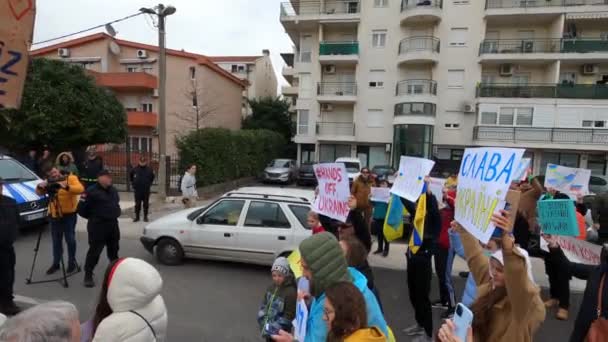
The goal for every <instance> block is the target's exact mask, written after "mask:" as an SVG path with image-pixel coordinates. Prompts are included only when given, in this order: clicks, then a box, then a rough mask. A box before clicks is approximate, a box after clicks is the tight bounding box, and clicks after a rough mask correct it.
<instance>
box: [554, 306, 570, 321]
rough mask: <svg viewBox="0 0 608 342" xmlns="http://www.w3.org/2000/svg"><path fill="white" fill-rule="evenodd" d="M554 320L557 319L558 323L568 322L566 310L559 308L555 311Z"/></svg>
mask: <svg viewBox="0 0 608 342" xmlns="http://www.w3.org/2000/svg"><path fill="white" fill-rule="evenodd" d="M555 318H557V319H559V320H560V321H567V320H568V310H566V309H563V308H559V310H557V313H556V314H555Z"/></svg>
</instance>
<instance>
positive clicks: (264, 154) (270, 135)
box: [176, 128, 286, 186]
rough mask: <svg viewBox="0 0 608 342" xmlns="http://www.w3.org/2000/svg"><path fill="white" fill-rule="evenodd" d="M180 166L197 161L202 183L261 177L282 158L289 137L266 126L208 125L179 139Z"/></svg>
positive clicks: (183, 167)
mask: <svg viewBox="0 0 608 342" xmlns="http://www.w3.org/2000/svg"><path fill="white" fill-rule="evenodd" d="M176 143H177V149H178V151H179V156H180V163H179V164H180V169H181V170H184V169H185V168H186V166H187V165H190V164H196V165H197V167H198V171H197V175H196V179H197V181H198V185H199V186H205V185H211V184H218V183H222V182H226V181H230V180H234V179H238V178H243V177H251V176H257V175H258V174H259V173H260V172H261V171H262V170H264V168H265V167H266V165H268V163H269V162H270V161H271V160H272V159H275V158H280V157H282V156H281V154H282V153H283V151H284V147H285V144H286V141H285V138H283V136H281V135H280V134H278V133H275V132H273V131H269V130H265V129H256V130H240V131H230V130H227V129H223V128H204V129H201V130H199V131H195V132H192V133H190V134H188V135H186V136H184V137H181V138H178V139H177V141H176Z"/></svg>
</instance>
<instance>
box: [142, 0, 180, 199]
mask: <svg viewBox="0 0 608 342" xmlns="http://www.w3.org/2000/svg"><path fill="white" fill-rule="evenodd" d="M140 11H141V12H143V13H148V14H152V15H156V16H157V17H158V49H159V57H158V97H159V98H158V107H159V108H158V152H159V155H160V160H159V164H158V187H159V189H158V196H159V197H160V198H161V199H162V200H164V199H165V198H166V197H167V121H166V112H167V108H166V107H167V103H166V100H167V98H166V97H167V92H166V87H167V55H166V51H165V18H166V17H167V16H170V15H171V14H173V13H175V11H176V9H175V7H173V6H167V7H165V5H163V4H159V5H158V6H156V7H154V8H141V9H140Z"/></svg>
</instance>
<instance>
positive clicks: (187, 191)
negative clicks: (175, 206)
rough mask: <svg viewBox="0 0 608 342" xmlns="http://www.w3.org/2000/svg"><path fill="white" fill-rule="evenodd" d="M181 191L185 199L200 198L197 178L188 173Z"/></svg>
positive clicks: (183, 179)
mask: <svg viewBox="0 0 608 342" xmlns="http://www.w3.org/2000/svg"><path fill="white" fill-rule="evenodd" d="M180 190H181V191H182V196H184V197H198V191H197V190H196V177H194V176H193V175H191V174H190V173H188V172H186V173H185V174H184V176H183V177H182V184H181V186H180Z"/></svg>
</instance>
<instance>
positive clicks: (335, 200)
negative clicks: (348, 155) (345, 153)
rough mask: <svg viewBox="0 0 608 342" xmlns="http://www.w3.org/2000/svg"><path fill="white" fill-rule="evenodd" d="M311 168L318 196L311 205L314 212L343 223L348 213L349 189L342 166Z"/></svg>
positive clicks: (330, 164) (325, 165)
mask: <svg viewBox="0 0 608 342" xmlns="http://www.w3.org/2000/svg"><path fill="white" fill-rule="evenodd" d="M313 168H314V170H315V175H316V177H317V181H318V183H319V195H318V196H317V197H316V198H315V202H314V203H313V207H314V210H315V212H317V213H319V214H322V215H325V216H328V217H331V218H333V219H336V220H338V221H342V222H345V221H346V218H347V217H348V213H349V212H350V208H349V206H348V198H349V197H350V189H349V187H348V174H347V173H346V168H345V167H344V164H342V163H327V164H316V165H314V166H313Z"/></svg>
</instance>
